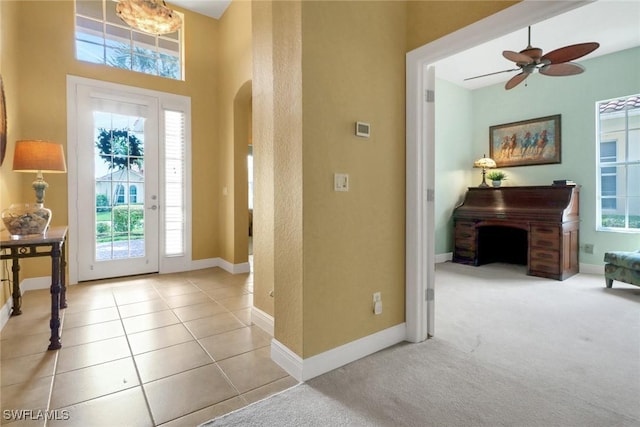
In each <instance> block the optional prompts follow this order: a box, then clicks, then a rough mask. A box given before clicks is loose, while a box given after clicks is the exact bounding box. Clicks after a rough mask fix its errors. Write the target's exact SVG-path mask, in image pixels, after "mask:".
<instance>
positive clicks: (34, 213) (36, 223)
mask: <svg viewBox="0 0 640 427" xmlns="http://www.w3.org/2000/svg"><path fill="white" fill-rule="evenodd" d="M2 222H3V223H4V226H5V227H7V231H9V234H11V238H13V239H19V238H20V237H24V236H29V235H40V234H43V233H44V232H46V231H47V228H48V227H49V223H50V222H51V209H47V208H45V207H44V206H43V205H42V204H41V203H35V204H29V203H14V204H12V205H11V206H9V208H7V209H5V210H3V211H2Z"/></svg>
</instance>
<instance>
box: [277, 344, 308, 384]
mask: <svg viewBox="0 0 640 427" xmlns="http://www.w3.org/2000/svg"><path fill="white" fill-rule="evenodd" d="M271 360H273V361H274V362H276V363H277V364H278V365H280V367H281V368H282V369H284V370H285V371H287V373H288V374H289V375H291V376H292V377H293V378H295V379H296V380H298V381H304V380H303V379H302V378H303V375H302V371H303V369H302V365H303V360H302V358H301V357H300V356H298V355H297V354H295V353H294V352H293V351H291V350H289V348H288V347H287V346H285V345H284V344H282V343H281V342H280V341H278V340H277V339H275V338H274V339H272V340H271Z"/></svg>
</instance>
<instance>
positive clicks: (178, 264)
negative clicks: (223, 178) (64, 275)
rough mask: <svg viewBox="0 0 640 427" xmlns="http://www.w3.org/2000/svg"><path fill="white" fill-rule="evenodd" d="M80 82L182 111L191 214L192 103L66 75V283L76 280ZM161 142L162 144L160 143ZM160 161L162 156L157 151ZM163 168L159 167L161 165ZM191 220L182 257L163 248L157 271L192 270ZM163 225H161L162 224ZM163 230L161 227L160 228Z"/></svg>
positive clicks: (182, 97)
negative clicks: (78, 98) (147, 98)
mask: <svg viewBox="0 0 640 427" xmlns="http://www.w3.org/2000/svg"><path fill="white" fill-rule="evenodd" d="M79 85H83V86H93V87H96V88H100V89H104V90H114V91H118V92H128V93H131V94H134V95H136V94H139V95H143V96H150V97H155V98H157V99H158V101H159V102H158V107H159V113H160V115H162V112H163V111H164V110H165V109H175V110H176V111H183V112H184V113H185V114H186V115H187V117H189V119H188V120H187V123H185V143H186V147H185V165H184V167H185V171H186V176H185V183H184V184H185V198H186V200H185V209H186V210H187V212H185V217H186V218H190V217H191V149H190V145H191V142H190V141H191V125H190V116H191V104H190V100H189V98H188V97H185V96H182V95H174V94H170V93H165V92H158V91H154V90H150V89H144V88H139V87H134V86H126V85H122V84H117V83H110V82H104V81H101V80H93V79H89V78H85V77H77V76H72V75H67V166H68V167H67V197H68V201H67V205H68V226H69V233H68V236H69V237H68V248H69V250H68V257H69V262H68V264H67V265H68V268H69V276H68V277H69V283H70V284H76V283H78V277H79V274H78V262H77V260H78V248H79V244H78V243H79V242H78V239H79V235H78V234H79V233H78V206H77V193H78V186H77V183H78V179H79V177H78V174H77V171H78V159H77V153H76V146H77V143H78V142H77V140H78V131H77V128H76V118H77V105H76V88H77V86H79ZM163 123H164V120H163V119H162V118H160V119H159V124H160V127H162V126H163ZM159 137H160V139H161V140H163V139H164V135H159ZM161 145H163V144H161ZM160 158H161V162H160V163H162V158H163V155H162V154H160ZM160 170H162V166H161V167H160ZM160 193H161V194H162V196H161V197H164V186H163V178H162V177H161V178H160ZM190 223H191V222H190V221H188V220H187V223H186V224H185V230H184V232H185V242H184V244H185V250H184V254H183V255H181V256H172V257H165V256H163V253H162V251H161V252H160V254H159V271H160V273H171V272H178V271H186V270H190V269H192V260H191V234H192V230H191V226H190ZM161 228H162V227H161ZM159 231H162V230H159ZM159 238H160V244H159V246H160V248H162V249H163V248H164V244H163V243H162V242H163V241H164V239H163V233H160V235H159Z"/></svg>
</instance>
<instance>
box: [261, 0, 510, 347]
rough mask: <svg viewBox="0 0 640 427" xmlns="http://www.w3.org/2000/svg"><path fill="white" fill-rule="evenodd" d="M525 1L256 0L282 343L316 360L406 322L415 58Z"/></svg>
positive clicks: (267, 247)
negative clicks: (409, 112)
mask: <svg viewBox="0 0 640 427" xmlns="http://www.w3.org/2000/svg"><path fill="white" fill-rule="evenodd" d="M511 4H512V3H507V2H491V4H487V3H486V2H464V3H463V4H457V2H397V1H389V2H384V1H371V2H369V1H359V2H350V1H342V2H323V1H302V2H299V1H295V2H294V1H288V2H255V3H254V5H253V31H254V34H253V37H254V39H253V46H254V81H253V84H254V85H253V94H254V104H253V108H254V119H253V125H254V135H253V138H254V149H255V158H254V162H256V170H258V169H259V170H260V171H263V172H265V177H266V178H267V179H269V180H272V181H270V182H273V184H270V183H265V184H261V185H262V186H261V189H262V191H264V193H262V194H260V196H259V197H260V198H261V200H263V201H264V204H265V206H271V204H273V210H272V211H268V212H264V213H262V212H258V208H257V207H256V212H255V215H256V216H254V219H255V221H256V226H258V225H259V226H261V227H264V230H265V234H266V237H267V238H266V239H265V240H268V241H269V243H266V242H263V243H261V245H260V246H256V247H255V248H254V249H255V257H256V258H255V259H256V273H255V287H254V290H256V292H257V293H258V294H264V293H266V292H267V291H268V290H269V289H268V288H267V285H266V284H265V285H264V286H265V287H264V289H262V286H263V283H262V280H258V277H259V275H260V274H262V272H263V271H264V272H269V273H270V270H269V269H270V268H273V274H272V275H271V274H265V275H266V276H269V277H267V279H271V278H273V287H274V289H275V304H274V308H273V313H274V317H275V338H276V339H277V340H278V341H280V342H281V343H283V344H284V345H285V346H287V347H288V348H289V349H290V350H292V351H294V352H295V353H296V354H298V355H299V356H301V357H302V358H308V357H311V356H314V355H316V354H319V353H321V352H324V351H327V350H329V349H332V348H335V347H337V346H339V345H342V344H346V343H348V342H351V341H354V340H356V339H358V338H362V337H364V336H367V335H369V334H372V333H375V332H378V331H381V330H383V329H386V328H388V327H391V326H394V325H397V324H399V323H402V322H403V321H404V310H405V309H404V268H405V265H404V263H405V256H404V232H405V230H404V215H405V212H404V202H405V187H404V178H405V169H404V138H405V134H404V128H405V115H404V110H405V100H404V90H405V53H406V52H407V51H408V50H410V49H413V48H415V47H418V46H421V45H423V44H425V43H428V42H430V41H433V40H435V39H436V38H439V37H441V36H443V35H445V34H447V33H449V32H452V31H455V30H457V29H459V28H461V27H463V26H465V25H467V24H469V23H472V22H474V21H476V20H478V19H481V18H484V17H485V16H488V15H490V14H492V13H494V12H496V11H497V10H499V9H501V8H503V7H508V6H509V5H511ZM452 10H453V12H452ZM458 15H460V16H458ZM357 120H362V121H366V122H369V123H370V124H371V126H372V128H371V129H372V136H371V137H370V138H369V139H367V140H363V139H360V138H357V137H355V136H354V123H355V121H357ZM259 152H260V153H262V154H263V155H259V154H258V153H259ZM335 172H342V173H348V174H349V175H350V180H351V183H350V184H351V189H350V191H349V192H348V193H336V192H334V191H333V188H332V187H333V174H334V173H335ZM269 174H272V175H269ZM257 179H258V178H257ZM258 183H259V182H257V183H256V184H258ZM267 226H271V227H272V230H273V237H272V238H271V235H270V234H269V233H268V231H267V230H266V228H267ZM256 233H258V232H257V231H256ZM259 260H263V261H261V262H264V263H265V265H264V266H262V265H259V264H258V261H259ZM263 268H264V270H263ZM269 285H270V284H269ZM373 292H381V294H382V301H383V314H382V315H379V316H375V315H374V314H373V313H372V294H373ZM254 304H255V305H256V306H257V307H258V308H260V309H262V310H264V311H267V312H269V313H270V309H271V306H270V300H268V299H267V298H263V297H262V296H260V295H256V297H255V301H254Z"/></svg>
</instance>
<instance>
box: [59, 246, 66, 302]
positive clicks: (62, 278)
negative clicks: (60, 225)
mask: <svg viewBox="0 0 640 427" xmlns="http://www.w3.org/2000/svg"><path fill="white" fill-rule="evenodd" d="M66 252H67V249H66V245H65V242H62V257H61V258H60V282H61V286H62V288H61V290H60V308H67V256H66Z"/></svg>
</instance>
